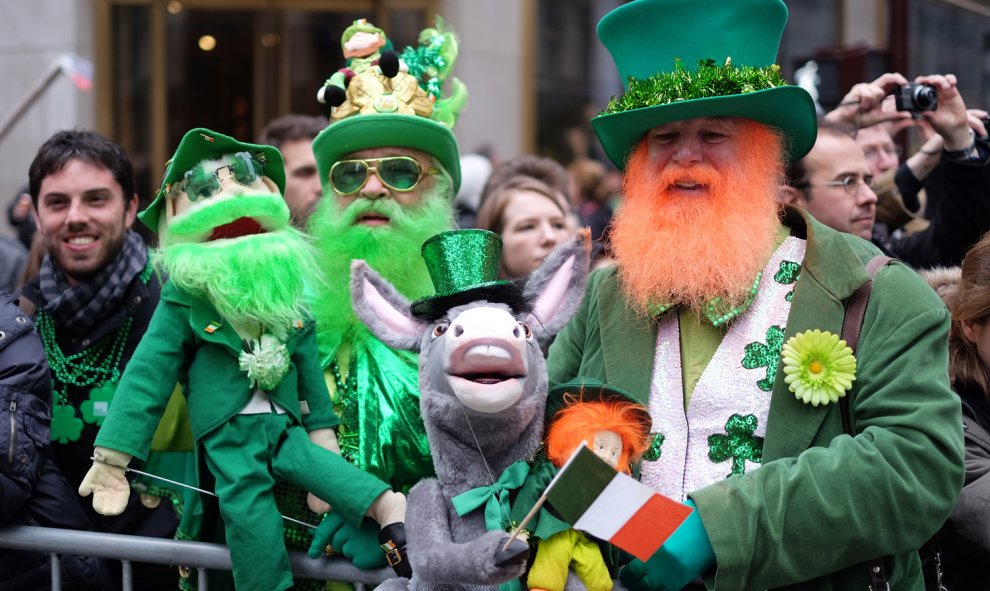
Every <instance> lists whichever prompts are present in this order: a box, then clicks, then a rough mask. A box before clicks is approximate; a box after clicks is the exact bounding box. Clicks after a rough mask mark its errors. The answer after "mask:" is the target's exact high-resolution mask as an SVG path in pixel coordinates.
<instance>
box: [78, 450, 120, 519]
mask: <svg viewBox="0 0 990 591" xmlns="http://www.w3.org/2000/svg"><path fill="white" fill-rule="evenodd" d="M93 460H94V461H93V466H92V467H91V468H90V469H89V472H87V473H86V476H85V478H83V481H82V484H80V485H79V494H80V495H82V496H84V497H87V496H89V494H90V493H93V509H95V510H96V512H97V513H99V514H100V515H120V514H121V513H123V511H124V507H126V506H127V498H128V497H129V496H130V494H131V485H130V484H129V483H128V482H127V478H125V477H124V471H125V470H126V468H127V464H128V463H130V461H131V456H129V455H127V454H125V453H123V452H119V451H115V450H112V449H109V448H106V447H97V448H95V449H94V450H93Z"/></svg>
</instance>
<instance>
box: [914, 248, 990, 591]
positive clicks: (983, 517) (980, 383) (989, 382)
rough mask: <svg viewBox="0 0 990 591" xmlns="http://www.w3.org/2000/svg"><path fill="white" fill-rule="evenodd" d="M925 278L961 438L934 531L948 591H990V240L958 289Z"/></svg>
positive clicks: (973, 253) (969, 258)
mask: <svg viewBox="0 0 990 591" xmlns="http://www.w3.org/2000/svg"><path fill="white" fill-rule="evenodd" d="M934 277H935V279H934V280H933V277H932V276H929V277H928V279H929V282H931V283H932V285H933V287H935V288H936V290H937V291H938V292H939V295H941V296H942V298H943V299H944V300H945V302H946V304H947V305H948V307H949V309H950V310H951V312H952V327H951V329H950V332H949V376H950V378H951V381H952V387H953V389H954V390H955V391H956V393H957V394H958V395H959V398H960V400H961V403H962V410H963V428H964V431H963V433H964V435H965V438H966V483H965V486H964V487H963V490H962V494H961V495H960V497H959V501H958V503H957V504H956V507H955V508H954V509H953V511H952V515H951V517H950V518H949V521H948V523H946V524H945V526H944V527H943V528H942V530H941V531H940V532H939V535H938V540H939V544H940V546H941V550H942V571H943V572H944V575H945V579H944V580H945V586H946V588H948V589H949V590H952V591H954V590H956V589H967V590H977V591H979V590H984V591H987V590H990V570H988V569H987V567H986V565H987V564H990V503H988V502H987V500H986V499H988V498H990V236H985V237H984V238H983V239H982V240H980V242H978V243H977V244H976V245H975V246H973V248H972V249H970V251H969V252H968V253H967V255H966V258H965V260H963V263H962V274H961V277H960V279H959V283H958V285H952V282H951V281H946V280H944V279H942V280H939V279H938V275H937V274H936V275H934Z"/></svg>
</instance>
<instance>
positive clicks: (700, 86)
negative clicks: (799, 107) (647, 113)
mask: <svg viewBox="0 0 990 591" xmlns="http://www.w3.org/2000/svg"><path fill="white" fill-rule="evenodd" d="M778 86H788V84H787V81H786V80H784V77H783V76H782V75H781V74H780V66H778V65H777V64H772V65H770V66H765V67H752V66H734V65H732V58H731V57H729V58H726V60H725V63H723V64H722V65H717V64H716V62H715V60H713V59H703V60H699V61H698V69H697V70H695V71H691V70H688V69H687V68H685V67H684V65H683V64H682V63H681V60H680V59H677V60H675V61H674V69H673V70H672V71H670V72H661V73H659V74H655V75H653V76H650V77H649V78H643V79H636V78H635V77H633V76H630V77H629V85H628V88H627V89H626V93H625V94H623V95H622V96H620V97H612V100H610V101H609V103H608V105H607V106H606V107H605V110H604V111H602V113H601V114H602V115H609V114H612V113H621V112H623V111H631V110H634V109H642V108H645V107H653V106H656V105H666V104H670V103H674V102H678V101H685V100H691V99H701V98H711V97H719V96H732V95H739V94H746V93H750V92H756V91H758V90H766V89H768V88H776V87H778Z"/></svg>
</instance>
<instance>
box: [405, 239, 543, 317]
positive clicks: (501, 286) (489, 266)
mask: <svg viewBox="0 0 990 591" xmlns="http://www.w3.org/2000/svg"><path fill="white" fill-rule="evenodd" d="M422 255H423V259H424V260H425V261H426V268H427V270H428V271H429V272H430V278H431V279H433V287H434V289H435V290H436V292H437V293H436V295H433V296H428V297H425V298H422V299H420V300H416V301H415V302H413V304H412V313H413V315H414V316H416V317H418V318H423V319H426V320H436V319H437V318H440V317H442V316H443V315H444V314H445V313H446V312H447V310H449V309H451V308H453V307H454V306H460V305H462V304H467V303H469V302H473V301H477V300H486V301H489V302H497V303H503V304H508V305H509V306H510V307H511V308H512V309H513V310H515V311H517V312H521V311H524V310H526V305H525V301H524V299H523V296H522V288H521V287H520V286H518V285H517V284H515V283H513V282H512V281H505V280H500V279H498V269H499V263H500V261H501V259H502V238H501V237H500V236H499V235H498V234H495V233H494V232H489V231H488V230H452V231H449V232H441V233H439V234H437V235H436V236H433V237H432V238H430V239H429V240H427V241H426V242H424V243H423V249H422Z"/></svg>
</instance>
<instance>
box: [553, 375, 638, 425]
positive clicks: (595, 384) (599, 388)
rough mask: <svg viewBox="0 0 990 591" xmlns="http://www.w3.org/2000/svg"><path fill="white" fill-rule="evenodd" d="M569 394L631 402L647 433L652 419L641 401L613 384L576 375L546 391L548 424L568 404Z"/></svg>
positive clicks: (578, 397) (585, 398) (583, 399)
mask: <svg viewBox="0 0 990 591" xmlns="http://www.w3.org/2000/svg"><path fill="white" fill-rule="evenodd" d="M566 394H571V395H573V396H574V397H575V400H577V401H580V402H610V401H617V402H631V403H633V404H635V405H636V407H637V413H636V414H637V418H638V419H639V423H640V426H641V427H642V429H643V431H644V433H647V434H648V433H649V432H650V429H651V428H652V426H653V419H652V418H651V417H650V413H649V411H648V410H647V409H646V407H645V406H643V403H642V402H640V401H639V400H636V399H635V398H634V397H632V396H631V395H630V394H629V393H628V392H626V391H625V390H622V389H620V388H616V387H615V386H606V385H605V384H603V383H601V382H600V381H598V380H596V379H594V378H583V377H576V378H574V379H573V380H571V381H569V382H565V383H563V384H558V385H556V386H554V387H553V388H550V390H549V392H547V407H546V415H545V416H546V421H547V424H548V425H549V424H550V423H551V422H552V421H553V418H554V416H555V415H556V414H557V413H558V412H560V410H562V409H563V408H565V407H567V406H568V403H569V401H568V400H565V395H566Z"/></svg>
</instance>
